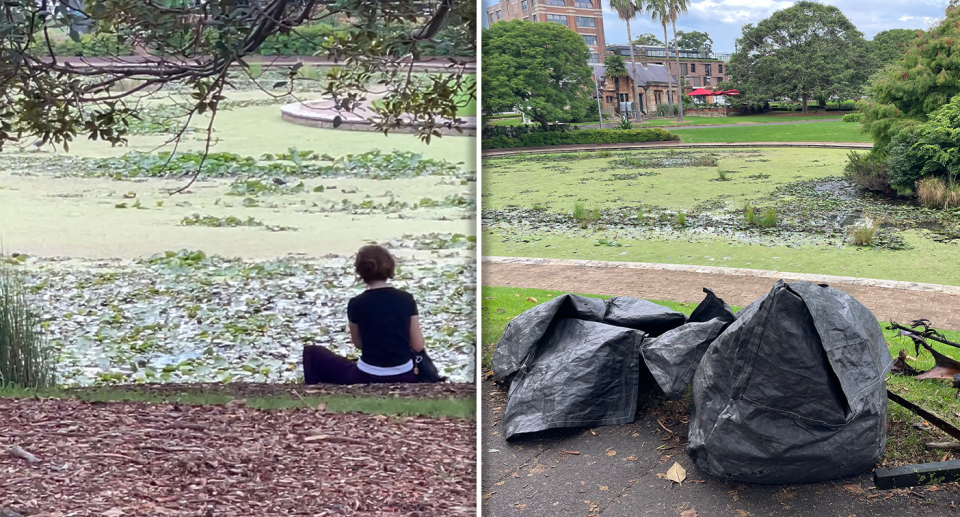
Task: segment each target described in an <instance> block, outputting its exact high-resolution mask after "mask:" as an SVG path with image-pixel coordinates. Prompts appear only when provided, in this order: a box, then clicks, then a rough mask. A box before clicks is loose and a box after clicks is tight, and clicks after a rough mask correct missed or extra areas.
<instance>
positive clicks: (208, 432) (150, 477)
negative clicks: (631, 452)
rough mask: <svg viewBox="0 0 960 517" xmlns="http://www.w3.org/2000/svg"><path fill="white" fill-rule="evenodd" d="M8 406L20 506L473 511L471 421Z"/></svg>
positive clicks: (2, 487)
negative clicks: (25, 455) (24, 454)
mask: <svg viewBox="0 0 960 517" xmlns="http://www.w3.org/2000/svg"><path fill="white" fill-rule="evenodd" d="M0 414H2V415H3V419H2V421H0V451H3V453H2V454H0V509H2V508H8V509H13V510H16V511H18V512H20V513H22V514H24V515H37V514H40V515H46V516H48V517H52V516H55V515H56V516H61V517H63V516H66V515H98V516H101V515H102V516H112V517H120V516H128V515H129V516H133V515H137V516H154V515H157V516H159V515H183V516H187V515H189V516H204V517H209V516H216V517H227V516H241V515H244V516H255V515H270V516H274V515H276V516H286V515H303V516H307V515H311V516H312V515H351V516H353V515H358V516H359V515H397V516H399V515H417V516H434V515H436V516H447V515H452V516H459V515H462V516H467V515H474V514H475V512H476V510H475V508H476V476H477V473H476V471H477V461H476V422H475V421H473V420H456V419H449V418H443V419H431V418H391V417H386V416H369V415H363V414H333V413H326V412H324V411H322V410H318V411H311V410H306V409H304V410H288V411H259V410H253V409H248V408H244V407H240V406H229V405H228V406H176V405H168V404H160V405H147V404H139V403H126V404H123V403H93V404H91V403H84V402H79V401H72V400H54V399H47V400H37V399H0ZM14 445H18V446H20V447H22V448H23V449H24V450H26V451H28V452H29V453H31V454H34V455H36V456H37V457H38V458H39V459H40V461H39V462H38V463H33V464H30V463H28V462H27V461H25V460H24V459H20V458H17V457H14V456H11V455H10V454H7V453H6V451H7V449H8V448H9V447H11V446H14ZM40 512H46V513H40Z"/></svg>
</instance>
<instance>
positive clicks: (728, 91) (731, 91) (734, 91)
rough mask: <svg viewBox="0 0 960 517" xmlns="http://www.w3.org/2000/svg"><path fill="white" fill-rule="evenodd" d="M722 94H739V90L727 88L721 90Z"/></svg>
mask: <svg viewBox="0 0 960 517" xmlns="http://www.w3.org/2000/svg"><path fill="white" fill-rule="evenodd" d="M723 94H724V95H740V92H738V91H737V90H727V91H725V92H723Z"/></svg>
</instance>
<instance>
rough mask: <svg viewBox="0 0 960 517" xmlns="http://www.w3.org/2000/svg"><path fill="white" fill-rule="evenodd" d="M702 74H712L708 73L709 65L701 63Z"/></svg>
mask: <svg viewBox="0 0 960 517" xmlns="http://www.w3.org/2000/svg"><path fill="white" fill-rule="evenodd" d="M703 75H712V74H711V73H710V65H703Z"/></svg>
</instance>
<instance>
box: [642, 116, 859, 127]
mask: <svg viewBox="0 0 960 517" xmlns="http://www.w3.org/2000/svg"><path fill="white" fill-rule="evenodd" d="M841 116H842V115H834V114H830V115H805V116H804V115H797V116H795V117H794V116H787V115H773V114H764V115H741V116H736V117H698V116H696V115H690V116H687V115H684V116H683V122H677V120H676V119H672V118H667V119H661V120H651V121H648V122H644V123H643V126H644V127H646V126H656V127H670V126H708V125H709V126H716V125H726V124H768V123H771V122H800V121H808V120H832V119H838V118H840V117H841ZM854 125H856V124H854Z"/></svg>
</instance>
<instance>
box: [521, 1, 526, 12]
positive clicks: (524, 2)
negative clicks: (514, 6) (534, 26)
mask: <svg viewBox="0 0 960 517" xmlns="http://www.w3.org/2000/svg"><path fill="white" fill-rule="evenodd" d="M520 6H521V7H523V10H524V11H526V10H527V0H523V1H522V2H520Z"/></svg>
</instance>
